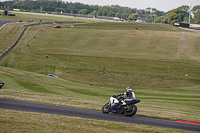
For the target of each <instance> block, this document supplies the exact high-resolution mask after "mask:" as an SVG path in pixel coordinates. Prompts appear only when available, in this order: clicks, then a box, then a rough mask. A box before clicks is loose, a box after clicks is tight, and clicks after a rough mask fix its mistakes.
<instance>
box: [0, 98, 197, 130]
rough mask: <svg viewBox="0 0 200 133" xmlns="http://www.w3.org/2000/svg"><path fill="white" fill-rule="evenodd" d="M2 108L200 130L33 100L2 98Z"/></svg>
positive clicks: (172, 122)
mask: <svg viewBox="0 0 200 133" xmlns="http://www.w3.org/2000/svg"><path fill="white" fill-rule="evenodd" d="M0 108H1V109H9V110H16V111H27V112H37V113H45V114H57V115H65V116H74V117H82V118H88V119H96V120H106V121H117V122H124V123H133V124H143V125H151V126H158V127H166V128H176V129H183V130H190V131H199V132H200V125H194V124H187V123H178V122H174V121H167V120H159V119H153V118H147V117H139V116H133V117H126V116H124V115H122V114H112V113H109V114H103V113H102V112H100V111H93V110H85V109H78V108H70V107H62V106H55V105H47V104H39V103H32V102H23V101H15V100H7V99H0Z"/></svg>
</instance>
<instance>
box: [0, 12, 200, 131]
mask: <svg viewBox="0 0 200 133" xmlns="http://www.w3.org/2000/svg"><path fill="white" fill-rule="evenodd" d="M29 16H30V15H29ZM16 17H17V16H16ZM23 17H24V18H26V17H27V16H26V15H24V16H23ZM34 17H35V18H37V15H36V16H34ZM37 19H40V18H37ZM59 19H60V18H58V20H59ZM78 19H80V18H78ZM47 20H48V19H47ZM49 20H50V21H51V18H49ZM70 21H77V18H70ZM78 21H81V22H82V19H81V20H78ZM83 21H84V19H83ZM87 21H88V20H87ZM87 21H84V22H86V23H82V24H73V26H74V28H68V25H69V24H63V25H62V28H60V29H55V28H53V25H40V26H33V27H29V28H28V29H27V30H26V32H25V33H24V35H23V37H22V38H21V40H20V41H19V43H18V45H17V46H16V47H15V48H14V49H12V50H11V51H10V52H9V53H8V54H6V55H5V56H4V57H3V58H2V59H0V80H1V81H2V82H4V83H6V84H5V86H4V87H3V89H2V90H1V91H0V92H1V96H0V97H1V98H8V99H16V100H23V101H32V102H39V103H46V104H53V105H60V106H70V107H76V108H85V109H92V110H101V108H102V106H103V105H104V104H105V103H106V102H108V101H109V97H110V96H111V95H114V94H117V93H122V92H124V90H125V87H127V86H130V87H132V88H133V90H134V92H135V93H136V97H137V98H138V99H140V100H141V102H140V103H138V104H137V106H138V112H137V114H136V115H140V116H147V117H154V118H160V119H167V120H188V121H194V122H200V111H199V110H200V104H199V103H200V53H199V51H200V42H199V38H200V34H198V33H194V32H187V31H185V32H186V33H185V40H184V44H183V45H180V38H181V32H182V31H183V30H178V29H177V28H175V27H172V26H169V25H163V24H140V23H125V22H124V23H123V22H110V23H103V22H91V21H88V22H90V23H88V22H87ZM23 25H24V24H8V25H6V26H5V27H3V28H2V29H1V30H0V36H1V35H3V34H4V33H5V31H7V30H6V29H7V28H8V29H9V30H8V31H7V33H6V35H4V36H3V39H2V40H3V41H4V44H2V43H1V44H0V46H1V47H2V49H0V53H1V52H2V51H4V50H5V49H6V47H7V46H9V44H12V40H15V39H16V37H17V36H18V34H19V33H20V30H21V29H23ZM70 25H72V24H70ZM41 28H42V29H43V31H41ZM122 28H123V29H122ZM135 28H138V30H136V29H135ZM11 31H12V32H11ZM38 33H39V34H38ZM36 34H37V36H36V38H35V39H33V36H34V35H36ZM7 36H12V37H11V38H7ZM27 43H29V47H27ZM46 55H48V57H49V58H46ZM103 67H105V70H103ZM49 73H52V74H55V75H57V76H59V78H58V79H55V78H52V77H47V76H46V75H47V74H49ZM90 84H93V86H90ZM74 96H76V99H75V98H74ZM3 111H5V112H7V111H6V110H3ZM23 114H26V115H28V116H29V115H32V114H28V113H23ZM41 117H43V115H41ZM52 117H54V116H52ZM18 119H21V118H16V121H17V120H18ZM70 119H71V118H70ZM4 120H5V119H4ZM4 120H3V121H4ZM84 122H86V123H87V121H86V120H84ZM131 125H133V124H131ZM59 126H60V125H59ZM41 128H43V127H41ZM103 128H105V127H104V126H103ZM142 128H143V127H142V126H140V127H139V129H141V130H139V129H138V130H137V132H143V130H142ZM84 129H85V130H87V129H86V128H84ZM113 129H115V128H113ZM124 129H125V127H124ZM44 131H45V130H44ZM49 131H54V130H49ZM76 131H77V130H76ZM106 131H108V132H110V131H109V130H108V129H107V130H106ZM115 131H116V130H115ZM153 131H154V132H165V131H164V130H162V131H159V128H153ZM173 131H174V132H179V131H175V130H173ZM91 132H92V131H91ZM119 132H120V131H119ZM144 132H148V131H146V129H145V131H144ZM180 132H181V131H180Z"/></svg>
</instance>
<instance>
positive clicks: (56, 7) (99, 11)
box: [0, 0, 200, 24]
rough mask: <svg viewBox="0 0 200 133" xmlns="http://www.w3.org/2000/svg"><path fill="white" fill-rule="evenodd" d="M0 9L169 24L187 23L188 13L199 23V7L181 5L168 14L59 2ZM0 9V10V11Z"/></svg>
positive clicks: (26, 0) (16, 0)
mask: <svg viewBox="0 0 200 133" xmlns="http://www.w3.org/2000/svg"><path fill="white" fill-rule="evenodd" d="M0 6H1V8H4V7H9V9H20V10H28V11H41V10H42V11H46V12H61V11H62V13H74V14H83V15H96V16H108V17H118V18H122V19H128V20H133V21H137V20H139V21H143V22H158V23H167V24H170V23H172V22H173V21H178V22H189V12H190V11H191V14H193V16H190V18H191V22H193V23H198V24H199V23H200V5H198V6H195V7H193V8H192V9H190V7H189V6H187V5H183V6H181V7H178V8H177V9H173V10H171V11H168V12H166V13H165V12H163V11H159V10H157V9H156V8H151V7H149V8H146V9H137V8H129V7H121V6H119V5H111V6H99V5H88V4H83V3H79V2H75V3H72V2H64V1H61V0H12V1H4V2H0ZM1 8H0V9H1Z"/></svg>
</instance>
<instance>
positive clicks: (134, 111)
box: [124, 104, 137, 116]
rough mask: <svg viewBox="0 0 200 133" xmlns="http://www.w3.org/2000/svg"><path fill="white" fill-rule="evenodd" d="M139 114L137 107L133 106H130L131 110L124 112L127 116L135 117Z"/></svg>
mask: <svg viewBox="0 0 200 133" xmlns="http://www.w3.org/2000/svg"><path fill="white" fill-rule="evenodd" d="M136 112H137V106H135V105H134V104H133V105H129V109H126V110H124V114H125V115H126V116H133V115H135V113H136Z"/></svg>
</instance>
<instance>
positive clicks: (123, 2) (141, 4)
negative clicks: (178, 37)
mask: <svg viewBox="0 0 200 133" xmlns="http://www.w3.org/2000/svg"><path fill="white" fill-rule="evenodd" d="M62 1H66V2H72V3H75V2H79V3H84V4H88V5H99V6H108V5H109V6H111V5H119V6H123V7H130V8H137V9H146V8H148V7H151V8H156V9H157V10H160V11H164V12H168V11H170V10H172V9H175V8H178V7H180V6H182V5H188V6H189V4H190V3H191V7H194V6H196V5H200V0H62Z"/></svg>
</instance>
